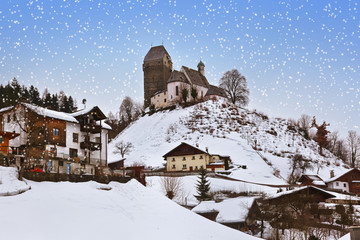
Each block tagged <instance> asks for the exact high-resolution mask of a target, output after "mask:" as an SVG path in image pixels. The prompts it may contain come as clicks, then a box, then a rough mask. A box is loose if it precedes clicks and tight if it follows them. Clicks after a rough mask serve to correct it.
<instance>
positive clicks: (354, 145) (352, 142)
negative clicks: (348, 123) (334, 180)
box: [347, 131, 360, 167]
mask: <svg viewBox="0 0 360 240" xmlns="http://www.w3.org/2000/svg"><path fill="white" fill-rule="evenodd" d="M347 141H348V146H349V155H350V156H349V157H350V165H351V167H355V164H356V160H357V158H358V151H359V147H360V136H358V135H357V133H356V132H355V131H349V132H348V137H347Z"/></svg>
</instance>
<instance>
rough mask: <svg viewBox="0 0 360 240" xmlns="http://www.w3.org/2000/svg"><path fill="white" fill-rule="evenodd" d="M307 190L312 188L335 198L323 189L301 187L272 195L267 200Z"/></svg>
mask: <svg viewBox="0 0 360 240" xmlns="http://www.w3.org/2000/svg"><path fill="white" fill-rule="evenodd" d="M307 188H313V189H315V190H318V191H320V192H323V193H325V194H328V195H332V196H333V197H335V194H333V193H332V192H331V193H330V192H328V191H325V190H324V189H321V188H318V187H315V186H303V187H299V188H295V189H292V190H289V191H285V192H279V193H277V194H274V195H272V196H271V197H269V198H268V199H274V198H278V197H281V196H283V195H289V194H292V193H295V192H298V191H301V190H304V189H307ZM333 197H331V198H333Z"/></svg>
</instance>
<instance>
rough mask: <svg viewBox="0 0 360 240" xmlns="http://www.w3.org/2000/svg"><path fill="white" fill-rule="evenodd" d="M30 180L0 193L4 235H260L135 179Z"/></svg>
mask: <svg viewBox="0 0 360 240" xmlns="http://www.w3.org/2000/svg"><path fill="white" fill-rule="evenodd" d="M1 174H2V175H3V172H2V173H1ZM29 184H30V185H31V190H29V191H27V192H25V193H23V194H20V195H17V196H10V197H1V198H0V213H1V217H0V236H1V239H7V240H15V239H37V240H43V239H44V240H45V239H46V240H47V239H53V240H57V239H59V240H60V239H61V240H63V239H68V240H72V239H89V240H92V239H108V240H111V239H129V240H131V239H156V240H161V239H164V240H165V239H169V237H171V239H174V240H177V239H179V240H180V239H181V240H183V239H196V240H202V239H204V240H208V239H257V238H255V237H252V236H249V235H246V234H244V233H242V232H239V231H236V230H233V229H231V228H227V227H225V226H222V225H220V224H217V223H215V222H211V221H209V220H207V219H205V218H203V217H201V216H198V215H197V214H195V213H193V212H191V211H189V210H187V209H185V208H183V207H181V206H179V205H178V204H176V203H174V202H172V201H171V200H169V199H167V198H166V197H164V196H163V195H161V194H160V193H157V192H155V191H153V190H151V189H147V188H145V187H143V186H142V185H141V184H139V183H138V182H137V181H136V180H132V181H130V182H128V183H126V184H120V183H115V182H112V183H110V184H108V185H104V184H99V183H96V182H87V183H69V182H59V183H50V182H41V183H36V182H31V181H29Z"/></svg>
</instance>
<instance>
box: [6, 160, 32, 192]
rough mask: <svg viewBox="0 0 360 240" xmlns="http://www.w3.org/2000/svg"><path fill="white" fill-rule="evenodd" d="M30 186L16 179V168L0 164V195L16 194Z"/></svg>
mask: <svg viewBox="0 0 360 240" xmlns="http://www.w3.org/2000/svg"><path fill="white" fill-rule="evenodd" d="M29 188H30V186H29V185H27V184H26V183H25V182H23V181H19V180H18V171H17V169H16V168H12V167H11V168H10V167H1V166H0V196H10V195H16V194H19V193H22V192H25V191H27V190H29Z"/></svg>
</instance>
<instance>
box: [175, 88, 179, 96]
mask: <svg viewBox="0 0 360 240" xmlns="http://www.w3.org/2000/svg"><path fill="white" fill-rule="evenodd" d="M175 92H176V96H179V86H176V88H175Z"/></svg>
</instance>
